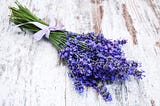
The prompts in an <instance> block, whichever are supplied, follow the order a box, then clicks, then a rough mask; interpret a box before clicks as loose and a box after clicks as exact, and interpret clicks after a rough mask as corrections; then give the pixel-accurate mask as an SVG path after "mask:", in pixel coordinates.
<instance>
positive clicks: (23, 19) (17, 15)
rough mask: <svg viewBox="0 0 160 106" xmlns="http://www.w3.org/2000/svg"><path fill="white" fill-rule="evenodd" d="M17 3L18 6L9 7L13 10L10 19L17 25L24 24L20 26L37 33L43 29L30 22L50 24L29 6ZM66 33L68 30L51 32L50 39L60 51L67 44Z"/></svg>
mask: <svg viewBox="0 0 160 106" xmlns="http://www.w3.org/2000/svg"><path fill="white" fill-rule="evenodd" d="M15 3H16V5H17V6H18V8H15V7H9V9H10V10H11V12H12V14H11V18H10V20H11V21H12V22H13V23H14V24H16V25H20V24H24V25H21V26H19V27H20V28H24V29H27V30H29V31H31V32H33V33H36V32H38V31H39V30H41V29H40V28H38V27H37V26H35V25H33V24H29V23H28V22H38V23H41V24H44V25H46V26H48V24H47V23H46V22H44V21H43V20H41V19H39V18H38V17H37V16H35V15H34V14H33V13H32V12H31V11H30V10H29V9H28V8H26V7H24V6H22V5H21V4H20V3H19V2H17V1H16V2H15ZM25 23H28V24H25ZM65 33H67V32H66V31H54V32H51V33H50V36H49V40H50V42H51V43H52V44H53V45H54V46H55V47H56V49H57V50H58V51H59V50H61V49H62V48H63V47H64V46H65V42H66V34H65ZM59 36H61V37H59Z"/></svg>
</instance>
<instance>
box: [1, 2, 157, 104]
mask: <svg viewBox="0 0 160 106" xmlns="http://www.w3.org/2000/svg"><path fill="white" fill-rule="evenodd" d="M19 2H20V3H22V4H23V5H26V6H27V7H29V8H30V9H31V10H32V11H33V12H34V13H35V14H36V15H38V16H39V17H40V18H42V19H44V20H45V21H47V22H48V23H51V24H64V25H65V26H66V29H67V30H70V31H73V32H77V33H83V32H84V33H87V32H90V31H95V32H100V31H101V32H103V33H104V35H105V37H106V38H109V39H119V38H121V39H128V44H127V45H125V46H124V47H123V49H124V51H125V53H126V56H127V57H128V58H129V59H134V60H137V61H140V62H142V66H143V67H142V68H143V69H144V70H145V71H146V73H145V74H146V77H145V78H144V79H143V80H141V81H137V80H136V79H134V78H131V79H130V80H129V81H126V82H125V83H124V84H113V85H108V89H109V90H110V92H111V94H112V96H113V101H112V102H108V103H106V102H104V101H103V99H102V98H101V96H99V95H97V94H96V92H95V91H94V90H93V89H91V88H88V89H86V90H85V92H84V94H82V95H79V94H78V93H76V91H75V90H74V88H73V85H72V82H71V80H70V79H69V78H68V76H67V71H68V69H67V67H65V66H62V65H59V64H58V56H57V52H56V50H55V48H54V47H53V46H52V45H51V44H50V43H49V42H47V41H45V40H41V41H39V42H35V41H34V40H33V39H32V35H33V34H31V33H29V32H26V31H21V30H20V29H19V28H15V27H14V26H13V25H12V24H11V23H9V15H10V11H9V9H8V6H14V5H15V4H14V0H0V4H1V6H0V106H160V83H159V81H160V65H159V64H160V8H159V7H160V1H159V0H154V1H151V0H41V1H40V0H25V1H24V0H19ZM128 16H130V17H128ZM134 30H135V33H134ZM132 34H133V35H134V34H135V35H136V40H137V44H134V41H133V38H134V37H133V36H132Z"/></svg>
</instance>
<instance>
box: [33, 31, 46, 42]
mask: <svg viewBox="0 0 160 106" xmlns="http://www.w3.org/2000/svg"><path fill="white" fill-rule="evenodd" d="M45 34H46V33H45V31H44V30H40V31H38V32H36V33H35V34H34V35H33V38H34V39H35V40H36V41H39V40H41V39H42V37H43V36H44V35H45Z"/></svg>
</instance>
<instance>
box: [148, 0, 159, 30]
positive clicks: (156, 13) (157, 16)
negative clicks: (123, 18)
mask: <svg viewBox="0 0 160 106" xmlns="http://www.w3.org/2000/svg"><path fill="white" fill-rule="evenodd" d="M147 3H148V5H149V6H150V7H151V9H152V11H153V13H154V15H155V16H156V18H157V19H158V23H159V25H160V14H158V12H157V11H156V9H155V5H154V4H153V3H152V1H151V0H147ZM155 29H156V31H157V33H158V31H159V30H160V26H159V27H156V26H155Z"/></svg>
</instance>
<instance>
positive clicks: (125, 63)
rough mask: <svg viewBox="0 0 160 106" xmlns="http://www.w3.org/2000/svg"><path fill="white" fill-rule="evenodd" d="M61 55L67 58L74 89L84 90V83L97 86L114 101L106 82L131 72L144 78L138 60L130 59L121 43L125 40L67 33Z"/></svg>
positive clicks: (123, 79) (96, 87)
mask: <svg viewBox="0 0 160 106" xmlns="http://www.w3.org/2000/svg"><path fill="white" fill-rule="evenodd" d="M65 44H66V45H65V46H64V48H63V49H62V50H60V51H59V56H60V58H62V59H65V61H66V63H67V65H68V67H69V69H70V71H69V72H68V75H69V77H70V78H72V80H73V82H74V86H75V89H76V90H77V91H78V92H79V93H82V92H83V91H84V86H86V87H92V88H94V89H95V90H96V91H97V92H98V93H99V94H100V95H102V97H103V99H104V100H105V101H111V100H112V98H111V95H110V93H109V92H108V90H107V88H106V86H105V85H106V84H107V83H113V82H114V81H125V80H127V79H128V77H129V76H134V77H137V78H138V79H141V78H142V76H143V75H142V73H143V71H142V70H139V69H138V68H139V66H140V65H139V64H138V63H137V62H135V61H132V60H127V59H126V58H125V55H124V53H123V51H122V50H121V46H122V45H124V44H126V40H108V39H105V38H104V36H103V35H102V34H98V35H96V34H94V33H88V34H75V33H68V34H67V42H66V43H65Z"/></svg>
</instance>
